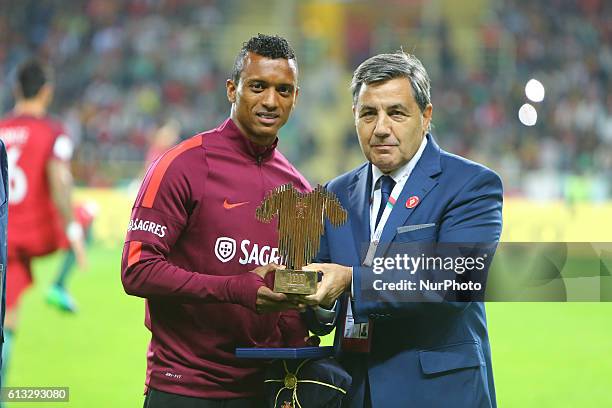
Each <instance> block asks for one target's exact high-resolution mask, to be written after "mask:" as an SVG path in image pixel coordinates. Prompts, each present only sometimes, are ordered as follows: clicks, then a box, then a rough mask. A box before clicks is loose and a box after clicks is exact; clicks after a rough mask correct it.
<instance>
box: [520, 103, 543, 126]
mask: <svg viewBox="0 0 612 408" xmlns="http://www.w3.org/2000/svg"><path fill="white" fill-rule="evenodd" d="M518 117H519V120H520V121H521V123H522V124H523V125H525V126H533V125H535V124H536V122H537V121H538V112H536V109H535V108H534V107H533V106H532V105H530V104H528V103H526V104H524V105H523V106H521V108H520V109H519V112H518Z"/></svg>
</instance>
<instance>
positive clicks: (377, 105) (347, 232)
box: [307, 52, 502, 408]
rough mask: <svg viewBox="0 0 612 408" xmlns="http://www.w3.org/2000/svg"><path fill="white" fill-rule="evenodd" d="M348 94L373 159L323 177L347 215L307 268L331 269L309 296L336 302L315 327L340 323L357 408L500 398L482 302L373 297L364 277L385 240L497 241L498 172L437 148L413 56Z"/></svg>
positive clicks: (471, 403)
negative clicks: (368, 293) (368, 294)
mask: <svg viewBox="0 0 612 408" xmlns="http://www.w3.org/2000/svg"><path fill="white" fill-rule="evenodd" d="M352 92H353V113H354V118H355V126H356V129H357V134H358V137H359V143H360V145H361V149H362V150H363V153H364V155H365V157H366V158H367V160H368V162H366V163H364V164H363V165H361V166H360V167H358V168H357V169H355V170H352V171H350V172H348V173H346V174H343V175H341V176H339V177H338V178H336V179H334V180H332V181H330V182H329V183H328V184H327V186H326V188H327V189H328V190H329V191H332V192H334V193H335V194H336V195H337V196H338V198H339V200H340V202H341V204H342V206H343V207H344V208H345V209H347V210H348V213H349V221H348V222H347V223H346V224H344V225H342V226H340V227H333V226H331V225H330V224H329V223H327V225H326V227H325V234H324V236H323V239H322V244H321V248H320V253H319V255H318V257H317V261H318V263H316V264H311V265H309V266H307V268H308V269H316V270H320V271H322V272H323V280H322V281H321V283H320V285H319V289H318V291H317V293H316V294H315V295H311V296H310V297H308V298H307V299H308V300H309V302H310V303H311V304H313V305H314V304H316V305H320V306H323V307H324V308H325V307H327V309H328V310H329V311H330V313H325V310H324V309H317V310H316V313H315V314H311V315H310V317H311V319H312V325H311V326H312V329H313V330H314V331H315V332H316V333H317V334H325V333H329V332H330V331H331V330H332V328H333V327H338V328H339V330H336V339H335V342H336V346H337V347H338V349H339V353H338V354H339V360H340V362H341V363H342V364H343V365H344V367H345V368H346V369H347V370H348V371H349V373H350V374H351V375H352V376H353V386H352V389H351V391H350V393H349V395H348V400H349V401H348V402H349V406H350V407H354V408H363V407H411V408H438V407H439V408H448V407H453V408H480V407H483V408H484V407H495V406H496V401H495V390H494V385H493V372H492V368H491V351H490V346H489V340H488V336H487V325H486V318H485V308H484V305H483V304H482V303H480V302H438V303H435V302H401V301H398V300H394V298H392V297H386V298H385V297H384V296H383V297H381V298H379V299H371V298H367V297H364V292H363V291H362V287H361V285H362V283H363V282H364V281H367V279H364V277H368V276H371V275H372V273H373V269H372V266H368V265H371V262H368V260H367V258H368V257H371V256H372V255H376V256H377V257H384V256H385V254H386V253H385V252H384V251H385V248H386V247H388V245H386V246H385V245H382V244H384V243H386V244H389V243H402V244H406V245H409V244H412V243H462V242H463V243H465V242H470V243H474V242H481V243H492V244H493V245H494V244H495V243H496V242H498V240H499V238H500V234H501V228H502V183H501V180H500V178H499V177H498V176H497V175H496V174H495V173H494V172H493V171H491V170H489V169H488V168H486V167H484V166H482V165H480V164H477V163H474V162H472V161H469V160H467V159H464V158H462V157H459V156H456V155H453V154H450V153H447V152H445V151H444V150H442V149H440V147H439V146H438V145H437V143H436V141H435V140H434V138H433V136H432V135H431V134H429V133H428V131H429V128H430V123H431V119H432V111H433V109H432V104H431V101H430V82H429V77H428V75H427V72H426V70H425V68H424V67H423V65H422V64H421V62H420V61H419V60H418V59H417V58H416V57H414V56H413V55H410V54H406V53H404V52H397V53H394V54H380V55H377V56H374V57H372V58H370V59H368V60H366V61H365V62H363V63H362V64H361V65H360V66H359V67H358V68H357V70H356V71H355V73H354V76H353V81H352ZM377 244H378V245H377ZM364 246H365V247H367V248H368V249H369V250H370V252H371V254H369V255H368V254H366V252H368V251H364V250H363V247H364Z"/></svg>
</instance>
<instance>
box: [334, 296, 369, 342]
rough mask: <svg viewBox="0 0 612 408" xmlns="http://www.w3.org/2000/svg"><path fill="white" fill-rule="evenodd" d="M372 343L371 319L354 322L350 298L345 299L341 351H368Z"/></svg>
mask: <svg viewBox="0 0 612 408" xmlns="http://www.w3.org/2000/svg"><path fill="white" fill-rule="evenodd" d="M371 344H372V321H371V320H369V319H368V322H367V323H355V319H354V318H353V309H352V308H351V300H350V299H347V305H346V318H345V319H344V325H343V327H342V340H341V344H340V346H341V348H342V351H345V352H349V353H369V352H370V346H371Z"/></svg>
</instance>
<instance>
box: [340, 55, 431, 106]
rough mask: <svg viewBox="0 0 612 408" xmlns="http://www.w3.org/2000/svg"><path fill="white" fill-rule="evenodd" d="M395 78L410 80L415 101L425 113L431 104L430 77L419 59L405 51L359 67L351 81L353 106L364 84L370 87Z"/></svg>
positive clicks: (368, 60) (379, 56)
mask: <svg viewBox="0 0 612 408" xmlns="http://www.w3.org/2000/svg"><path fill="white" fill-rule="evenodd" d="M395 78H408V80H410V84H411V85H412V93H413V94H414V99H415V101H416V103H417V105H418V106H419V109H420V110H421V112H424V111H425V108H426V107H427V105H429V104H430V103H431V95H430V89H431V84H430V82H429V75H427V71H426V70H425V67H423V64H422V63H421V61H419V59H418V58H417V57H415V56H414V55H412V54H406V53H405V52H404V51H397V52H395V53H393V54H378V55H375V56H373V57H371V58H368V59H367V60H365V61H364V62H362V63H361V65H359V66H358V67H357V69H356V70H355V72H354V73H353V80H352V81H351V92H352V93H353V104H355V105H356V104H357V97H358V96H359V91H360V90H361V86H362V85H363V84H366V85H369V84H372V83H375V82H384V81H388V80H390V79H395Z"/></svg>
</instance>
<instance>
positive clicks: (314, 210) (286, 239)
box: [256, 184, 347, 295]
mask: <svg viewBox="0 0 612 408" xmlns="http://www.w3.org/2000/svg"><path fill="white" fill-rule="evenodd" d="M276 214H278V251H279V253H280V256H281V258H282V261H281V262H283V263H284V265H285V266H286V269H277V270H276V271H275V275H274V291H275V292H280V293H288V294H300V295H310V294H313V293H315V292H316V291H317V281H318V272H317V271H306V270H302V268H303V267H304V266H305V265H308V264H309V263H310V262H311V261H312V258H314V256H315V255H316V253H317V251H318V250H319V244H320V242H321V235H322V234H323V231H324V226H325V224H324V221H325V217H327V218H328V219H329V221H330V223H331V224H332V225H333V226H336V227H337V226H340V225H342V224H344V223H345V222H346V219H347V212H346V210H345V209H344V208H342V205H340V202H339V201H338V198H337V197H336V195H335V194H334V193H332V192H329V191H326V190H325V189H324V188H323V187H322V186H317V188H315V189H314V190H313V191H311V192H310V193H304V194H302V193H300V192H298V191H297V190H295V189H294V188H293V186H292V185H291V184H283V185H282V186H279V187H277V188H276V189H274V190H272V191H271V192H270V193H269V194H268V195H267V196H266V198H265V199H264V201H263V202H262V203H261V205H260V206H259V207H258V208H257V210H256V216H257V219H258V220H259V221H262V222H270V221H272V218H273V217H274V216H275V215H276Z"/></svg>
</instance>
